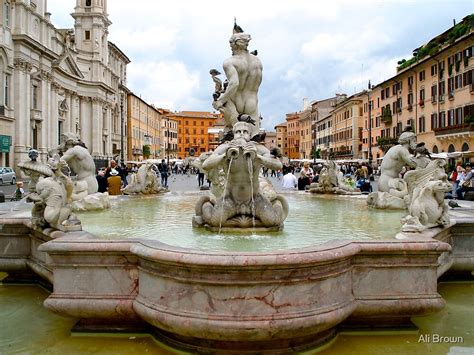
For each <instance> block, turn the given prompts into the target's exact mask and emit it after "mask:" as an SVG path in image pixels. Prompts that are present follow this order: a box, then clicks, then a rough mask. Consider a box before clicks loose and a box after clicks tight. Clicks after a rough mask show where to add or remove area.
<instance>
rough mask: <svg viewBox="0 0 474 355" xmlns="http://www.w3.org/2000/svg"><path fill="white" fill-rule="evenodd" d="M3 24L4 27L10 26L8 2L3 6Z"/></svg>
mask: <svg viewBox="0 0 474 355" xmlns="http://www.w3.org/2000/svg"><path fill="white" fill-rule="evenodd" d="M3 22H4V23H5V25H6V26H10V3H9V2H8V1H5V3H4V4H3Z"/></svg>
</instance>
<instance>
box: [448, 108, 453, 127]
mask: <svg viewBox="0 0 474 355" xmlns="http://www.w3.org/2000/svg"><path fill="white" fill-rule="evenodd" d="M453 125H454V109H451V110H448V126H453Z"/></svg>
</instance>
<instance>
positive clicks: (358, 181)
mask: <svg viewBox="0 0 474 355" xmlns="http://www.w3.org/2000/svg"><path fill="white" fill-rule="evenodd" d="M322 168H323V165H322V164H313V166H312V167H311V166H310V163H309V162H304V163H302V164H301V163H299V162H296V163H292V164H287V165H284V166H283V169H282V171H281V172H280V171H278V172H276V176H277V177H278V179H281V180H282V188H283V189H287V190H294V189H297V190H300V191H304V190H306V189H307V188H308V186H309V185H311V183H317V182H318V181H319V175H320V173H321V170H322ZM338 168H339V171H340V172H341V173H342V176H343V180H344V182H345V183H346V184H347V185H349V186H351V187H352V188H359V189H360V190H361V191H363V192H364V191H367V192H372V185H371V184H370V181H374V173H375V171H374V169H373V168H372V167H371V166H370V165H368V164H365V163H361V164H358V163H352V164H342V165H341V166H339V167H338ZM295 174H296V175H295ZM281 175H283V177H282V178H280V176H281ZM263 176H265V171H264V172H263ZM297 176H298V177H297Z"/></svg>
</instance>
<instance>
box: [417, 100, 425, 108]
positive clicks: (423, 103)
mask: <svg viewBox="0 0 474 355" xmlns="http://www.w3.org/2000/svg"><path fill="white" fill-rule="evenodd" d="M418 105H420V107H424V106H425V100H422V99H420V101H418Z"/></svg>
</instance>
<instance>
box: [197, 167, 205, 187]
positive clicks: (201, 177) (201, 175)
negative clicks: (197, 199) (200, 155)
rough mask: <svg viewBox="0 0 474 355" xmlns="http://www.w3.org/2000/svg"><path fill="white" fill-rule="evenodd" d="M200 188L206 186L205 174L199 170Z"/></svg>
mask: <svg viewBox="0 0 474 355" xmlns="http://www.w3.org/2000/svg"><path fill="white" fill-rule="evenodd" d="M197 178H198V186H199V187H201V186H202V185H204V172H203V171H201V170H200V169H198V171H197Z"/></svg>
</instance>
